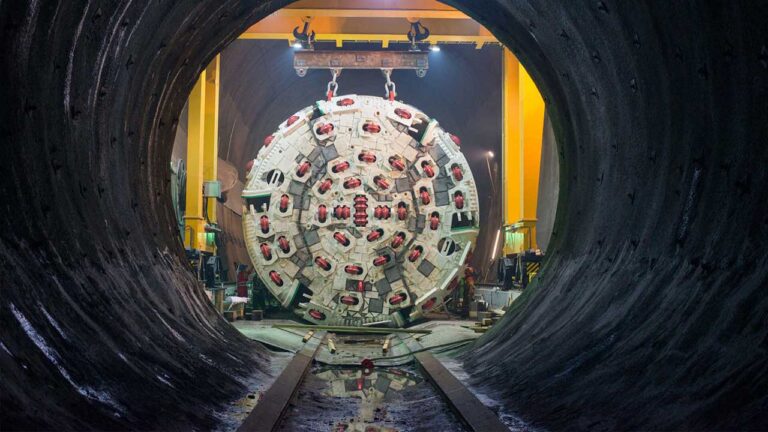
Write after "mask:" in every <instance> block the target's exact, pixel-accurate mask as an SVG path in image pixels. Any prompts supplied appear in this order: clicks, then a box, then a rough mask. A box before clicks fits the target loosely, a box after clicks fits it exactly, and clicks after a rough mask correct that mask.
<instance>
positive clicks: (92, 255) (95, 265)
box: [0, 1, 277, 430]
mask: <svg viewBox="0 0 768 432" xmlns="http://www.w3.org/2000/svg"><path fill="white" fill-rule="evenodd" d="M276 6H277V3H274V4H273V3H263V2H256V1H250V2H248V1H221V2H220V1H217V2H207V3H201V2H198V1H174V2H93V1H66V2H56V1H42V2H34V1H33V2H2V4H0V29H1V30H0V47H2V48H1V50H2V59H3V61H2V66H1V67H0V79H2V82H3V83H4V84H3V85H2V86H0V100H2V101H3V102H2V104H0V105H1V106H0V110H1V111H0V112H2V117H1V118H2V122H0V134H1V135H2V141H3V144H2V150H3V154H2V157H0V168H1V171H2V176H1V177H0V178H1V179H0V185H2V187H1V188H0V190H2V197H1V199H0V209H1V210H0V286H1V287H2V288H0V289H1V290H2V295H1V296H0V342H2V345H0V348H2V349H1V350H0V371H1V372H0V373H1V374H2V378H1V379H0V407H1V408H0V429H2V430H14V429H21V430H30V429H43V430H88V429H100V430H120V429H138V430H191V429H199V430H208V429H212V428H214V427H217V426H218V425H220V424H221V422H222V421H225V420H226V412H225V404H227V403H229V402H230V401H232V400H233V399H235V398H237V397H243V396H244V395H245V393H246V391H247V390H249V389H251V390H252V388H253V387H254V386H256V385H258V383H259V382H261V381H263V379H264V378H265V374H264V373H263V372H261V371H262V370H264V369H265V367H266V366H267V365H268V360H269V359H268V357H267V355H266V353H265V351H264V350H263V349H262V348H261V347H258V346H256V344H255V343H252V342H250V341H248V340H246V339H245V338H244V337H242V336H241V335H240V334H239V333H238V332H237V331H236V330H235V329H234V328H232V327H231V326H230V325H228V324H227V323H226V322H225V321H224V320H223V319H222V318H221V317H220V316H219V315H218V314H216V313H215V311H214V310H213V308H212V307H211V305H210V302H209V301H208V299H207V298H206V297H205V294H204V293H203V290H202V289H201V288H200V287H199V286H198V285H197V283H196V282H195V280H194V278H193V277H192V275H191V272H190V271H189V270H188V269H187V265H186V264H185V258H184V252H183V247H182V246H181V243H180V240H179V237H178V234H177V232H178V231H177V230H176V229H175V228H174V216H173V213H172V210H171V199H170V197H169V196H168V194H169V190H170V188H169V181H170V180H169V179H170V172H169V162H170V156H171V147H172V144H173V137H174V132H175V126H176V124H177V117H178V115H179V113H180V111H181V108H182V106H183V104H184V102H185V99H186V95H187V94H189V91H190V90H191V87H192V85H193V83H194V81H195V79H196V77H197V75H198V74H199V72H200V70H201V69H202V67H203V65H205V64H206V63H207V62H208V61H209V60H210V59H211V58H212V57H213V55H214V53H215V52H217V50H219V49H221V48H222V46H223V44H224V43H225V41H227V40H229V39H232V38H234V37H236V35H237V34H239V32H240V31H242V30H243V29H244V28H245V27H246V26H247V25H248V24H249V23H251V22H253V21H254V20H255V19H256V16H257V15H259V14H262V15H263V14H264V13H268V12H269V11H271V8H272V7H276Z"/></svg>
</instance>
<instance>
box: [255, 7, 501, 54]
mask: <svg viewBox="0 0 768 432" xmlns="http://www.w3.org/2000/svg"><path fill="white" fill-rule="evenodd" d="M360 3H361V4H359V5H357V4H356V3H352V2H349V1H339V0H337V1H330V0H329V1H323V2H312V1H299V2H297V3H296V4H294V5H291V7H289V8H284V9H280V10H278V11H277V12H275V13H273V14H272V15H269V16H268V17H266V18H264V19H262V20H261V21H259V22H257V23H256V24H254V25H252V26H251V27H250V28H249V29H248V30H246V31H245V33H243V34H242V35H241V36H240V39H267V40H270V39H273V40H274V39H276V40H280V39H284V40H286V41H288V42H289V43H290V42H291V41H293V39H294V36H293V34H292V30H293V29H294V28H295V27H297V26H298V27H300V28H301V26H302V25H303V22H304V21H309V22H310V30H312V31H314V32H315V33H316V35H317V40H318V41H334V42H336V45H337V46H341V45H342V44H343V43H344V41H350V42H352V41H355V42H380V43H382V44H383V46H384V47H387V46H388V45H389V43H390V42H408V38H407V36H406V33H407V32H408V30H409V29H410V23H409V21H411V20H414V19H420V20H422V23H423V24H424V25H425V26H427V27H428V28H429V29H430V31H431V33H432V36H430V38H429V39H427V40H426V42H430V43H461V42H465V43H473V44H475V45H476V46H477V47H478V48H481V47H482V46H484V45H485V44H487V43H498V41H497V40H496V38H495V37H494V36H493V35H492V34H491V33H490V32H489V31H488V30H487V29H486V28H484V27H483V26H481V25H480V24H478V23H477V22H475V21H473V20H472V19H471V18H469V17H468V16H466V15H464V14H463V13H461V12H459V11H457V10H456V9H453V8H451V7H448V6H445V5H441V4H440V3H438V2H436V1H433V0H428V1H416V2H408V3H405V2H402V1H384V0H375V1H362V2H360ZM350 6H354V7H350Z"/></svg>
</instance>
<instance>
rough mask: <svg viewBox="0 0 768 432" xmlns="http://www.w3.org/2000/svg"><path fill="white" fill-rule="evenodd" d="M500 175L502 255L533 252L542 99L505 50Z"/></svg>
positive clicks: (539, 163) (518, 63)
mask: <svg viewBox="0 0 768 432" xmlns="http://www.w3.org/2000/svg"><path fill="white" fill-rule="evenodd" d="M503 63H504V66H503V67H504V74H503V81H504V89H503V101H502V108H503V113H502V116H503V117H502V118H503V124H504V125H503V146H502V176H503V184H504V187H503V188H502V189H503V191H504V192H503V194H504V196H503V199H504V210H503V216H504V234H505V235H504V254H510V253H519V252H522V251H523V250H526V249H536V248H537V247H538V246H537V244H536V204H537V201H538V197H539V170H540V166H541V140H542V135H543V132H544V100H543V99H542V97H541V93H539V90H538V88H536V84H534V82H533V80H532V79H531V77H530V75H528V72H526V71H525V69H524V68H523V67H522V65H521V64H520V62H519V61H518V60H517V58H516V57H515V56H514V55H513V54H512V53H511V52H510V51H509V50H508V49H506V48H505V49H504V59H503Z"/></svg>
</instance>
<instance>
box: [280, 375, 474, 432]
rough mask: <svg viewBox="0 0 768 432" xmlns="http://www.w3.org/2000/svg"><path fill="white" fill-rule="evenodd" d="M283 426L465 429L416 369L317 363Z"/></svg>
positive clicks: (364, 430)
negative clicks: (336, 366)
mask: <svg viewBox="0 0 768 432" xmlns="http://www.w3.org/2000/svg"><path fill="white" fill-rule="evenodd" d="M366 372H368V373H366ZM278 430H280V431H297V430H301V431H323V432H327V431H334V432H342V431H344V432H390V431H400V432H405V431H427V430H429V431H464V430H466V428H465V427H464V426H463V424H462V423H461V422H460V420H459V419H458V418H456V416H455V415H454V414H453V413H452V412H451V410H450V408H449V407H448V406H447V405H446V404H445V402H444V401H443V400H442V398H441V397H440V395H439V394H437V392H436V390H435V389H434V388H433V387H432V386H431V385H430V384H429V383H428V382H427V381H426V380H425V379H424V378H423V377H422V376H421V374H420V373H419V372H417V371H416V369H414V368H411V367H401V368H374V369H373V370H369V371H364V370H363V369H362V368H344V369H340V368H329V367H323V366H315V367H314V368H313V369H312V371H311V372H310V373H309V374H308V375H307V377H306V378H305V379H304V382H303V383H302V385H301V387H300V388H299V391H298V394H297V395H296V398H295V400H294V401H293V403H292V404H291V405H290V407H289V408H288V412H287V413H286V415H285V416H284V421H283V423H282V424H281V425H280V427H279V428H278Z"/></svg>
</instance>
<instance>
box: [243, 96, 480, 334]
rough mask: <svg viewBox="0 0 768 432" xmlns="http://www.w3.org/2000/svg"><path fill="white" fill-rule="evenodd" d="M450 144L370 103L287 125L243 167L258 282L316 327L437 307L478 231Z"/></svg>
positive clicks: (411, 315)
mask: <svg viewBox="0 0 768 432" xmlns="http://www.w3.org/2000/svg"><path fill="white" fill-rule="evenodd" d="M458 144H459V139H458V138H456V137H455V136H453V135H450V134H448V133H447V132H445V131H444V130H443V129H442V128H440V126H439V125H438V123H437V121H435V120H433V119H430V118H429V117H427V115H425V114H424V113H422V112H421V111H419V110H417V109H416V108H414V107H412V106H409V105H405V104H402V103H400V102H396V101H395V102H392V101H389V100H386V99H383V98H380V97H374V96H358V95H346V96H339V97H335V98H333V99H332V100H330V101H320V102H317V103H316V104H315V105H313V106H310V107H307V108H305V109H303V110H301V111H299V112H297V113H296V114H294V115H292V116H291V117H289V118H288V119H287V120H286V121H285V122H283V124H281V125H280V127H279V129H278V130H277V131H276V132H275V133H274V134H273V135H270V136H268V137H267V138H266V139H265V141H264V147H263V148H261V150H260V151H259V153H258V156H257V158H256V159H255V160H254V161H253V162H252V163H249V164H248V165H247V169H248V174H247V182H246V187H245V189H244V191H243V199H244V201H245V204H246V205H245V209H244V210H245V211H244V213H243V229H244V231H245V238H246V243H247V247H248V253H249V254H250V256H251V259H252V260H253V263H254V267H255V268H256V272H257V273H258V276H259V278H260V279H261V280H262V281H263V283H264V284H265V285H266V286H267V287H268V288H269V290H270V291H271V292H272V294H274V295H275V297H277V298H278V299H279V300H280V301H281V302H282V304H283V306H285V307H286V308H290V309H292V310H294V311H295V312H296V313H297V314H299V315H300V316H301V317H302V318H304V319H306V320H308V321H311V322H314V323H317V324H328V325H349V326H362V325H375V324H386V325H391V326H397V327H401V326H404V325H405V324H407V323H408V322H409V321H412V320H414V319H416V318H419V317H420V316H422V315H423V314H424V313H426V312H428V311H429V310H431V309H433V308H435V307H437V306H439V305H440V304H442V303H443V300H444V298H445V297H446V296H447V295H448V294H449V293H450V291H451V290H452V289H454V288H455V286H456V284H457V281H458V277H459V275H461V272H462V271H463V269H462V267H463V265H464V262H465V260H466V258H467V255H468V254H469V251H470V250H471V249H472V247H473V245H474V241H475V238H476V237H477V233H478V226H479V225H478V224H479V214H478V200H477V189H476V187H475V182H474V178H473V177H472V173H471V172H470V170H469V166H468V164H467V161H466V159H465V158H464V156H463V155H462V154H461V152H460V151H459V146H458Z"/></svg>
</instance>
